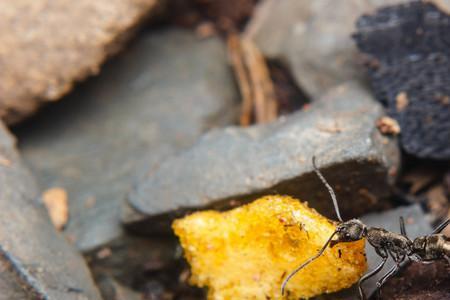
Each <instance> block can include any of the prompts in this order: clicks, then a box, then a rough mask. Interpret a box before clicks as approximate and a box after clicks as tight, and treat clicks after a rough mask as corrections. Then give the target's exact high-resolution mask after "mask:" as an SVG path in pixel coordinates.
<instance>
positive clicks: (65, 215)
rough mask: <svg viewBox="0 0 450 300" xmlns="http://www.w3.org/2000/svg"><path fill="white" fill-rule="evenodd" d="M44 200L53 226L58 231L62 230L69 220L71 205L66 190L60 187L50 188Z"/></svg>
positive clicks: (43, 196)
mask: <svg viewBox="0 0 450 300" xmlns="http://www.w3.org/2000/svg"><path fill="white" fill-rule="evenodd" d="M42 200H43V202H44V204H45V207H46V208H47V211H48V214H49V215H50V219H51V220H52V223H53V225H54V226H55V227H56V229H58V230H62V229H63V228H64V226H65V225H66V224H67V221H68V220H69V205H68V196H67V192H66V190H65V189H63V188H59V187H54V188H50V189H48V190H46V191H45V192H44V193H43V194H42Z"/></svg>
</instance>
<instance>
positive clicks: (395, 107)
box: [355, 1, 450, 159]
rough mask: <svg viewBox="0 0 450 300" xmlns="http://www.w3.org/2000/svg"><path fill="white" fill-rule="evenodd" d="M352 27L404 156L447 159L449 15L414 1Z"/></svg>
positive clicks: (449, 150) (449, 130) (449, 138)
mask: <svg viewBox="0 0 450 300" xmlns="http://www.w3.org/2000/svg"><path fill="white" fill-rule="evenodd" d="M357 26H358V32H357V34H355V40H356V41H357V44H358V47H359V48H360V49H361V51H362V52H363V53H364V54H366V55H368V64H367V65H368V69H369V75H370V78H371V81H372V85H373V89H374V91H375V94H376V98H377V99H378V100H379V101H381V102H382V103H383V104H384V105H385V106H386V108H387V112H388V114H389V115H390V116H391V117H393V118H394V119H396V120H397V121H398V123H399V125H400V128H401V136H400V141H401V144H402V146H403V148H404V149H405V151H406V152H408V153H410V154H413V155H415V156H418V157H421V158H432V159H450V34H449V32H450V15H449V14H447V13H445V12H443V11H441V10H439V8H438V7H437V6H435V5H434V4H432V3H430V2H429V1H414V2H411V3H409V4H404V5H397V6H390V7H386V8H383V9H380V10H379V11H377V12H376V13H375V14H373V15H367V16H362V17H361V18H360V19H359V20H358V23H357ZM386 45H389V46H388V47H386Z"/></svg>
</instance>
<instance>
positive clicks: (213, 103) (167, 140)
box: [18, 30, 237, 251]
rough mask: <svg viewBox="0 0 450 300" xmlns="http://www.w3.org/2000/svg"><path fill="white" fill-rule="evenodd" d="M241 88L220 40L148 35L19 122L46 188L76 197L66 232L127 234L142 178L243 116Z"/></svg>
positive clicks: (98, 237) (90, 237) (91, 244)
mask: <svg viewBox="0 0 450 300" xmlns="http://www.w3.org/2000/svg"><path fill="white" fill-rule="evenodd" d="M236 100H237V95H236V89H235V86H234V82H233V79H232V76H231V71H230V70H229V67H228V65H227V61H226V51H225V47H224V45H223V43H222V42H221V41H220V40H219V39H206V40H201V41H200V40H198V39H197V38H196V37H195V35H194V34H193V33H188V32H184V31H178V30H164V31H162V32H151V33H149V34H144V35H143V36H142V38H140V39H139V40H138V41H137V42H136V43H135V44H133V45H132V47H131V48H130V49H129V50H128V51H127V52H126V53H124V54H123V55H122V56H121V57H120V58H119V59H117V60H116V61H113V62H111V63H109V64H107V65H106V66H105V68H104V72H102V74H101V75H100V76H99V77H98V78H94V79H92V80H91V81H89V82H88V83H86V84H85V85H83V86H81V87H80V88H79V89H77V90H76V91H75V92H74V93H73V94H71V95H70V96H69V97H68V98H67V99H64V101H61V102H60V103H57V104H56V105H54V106H52V107H49V108H48V109H47V110H45V111H43V112H42V114H41V116H40V117H39V118H37V119H35V120H33V122H31V123H30V124H28V125H27V126H25V127H23V128H20V129H19V130H18V135H19V139H20V141H21V145H20V148H21V150H22V151H23V154H24V156H25V158H26V160H27V161H28V163H29V165H30V166H31V168H32V171H34V172H35V173H36V174H37V175H38V177H39V179H40V184H41V187H43V189H47V188H49V187H61V188H64V189H65V190H66V191H67V192H68V195H69V200H68V202H69V213H70V219H69V223H68V224H67V226H66V231H65V232H66V233H67V234H68V236H69V237H70V238H71V239H73V240H74V241H75V242H76V246H77V247H78V248H79V249H81V250H83V251H87V250H92V249H93V248H95V247H98V246H100V245H103V244H104V243H106V242H108V241H110V240H113V239H115V238H117V237H118V236H120V234H121V232H122V229H121V226H120V222H119V207H120V201H121V200H122V199H123V198H124V197H125V193H126V192H127V191H128V190H129V189H130V186H131V184H132V182H133V181H134V180H136V178H138V177H140V176H142V175H143V174H144V173H146V172H149V170H151V169H152V168H154V167H156V166H157V165H158V163H159V162H160V161H161V160H162V159H163V158H164V157H167V156H170V155H172V154H174V153H176V152H177V151H178V150H179V149H181V148H184V147H188V146H190V145H191V144H192V143H193V142H194V141H195V140H196V139H197V138H198V137H199V135H200V134H202V133H203V132H204V131H206V130H207V129H209V128H211V127H213V126H221V125H223V124H229V123H230V122H232V121H233V122H234V121H235V104H236V103H235V101H236Z"/></svg>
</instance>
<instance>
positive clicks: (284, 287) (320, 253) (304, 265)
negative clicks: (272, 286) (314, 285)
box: [281, 231, 336, 295]
mask: <svg viewBox="0 0 450 300" xmlns="http://www.w3.org/2000/svg"><path fill="white" fill-rule="evenodd" d="M335 234H336V231H335V232H333V234H332V235H331V236H330V237H329V238H328V240H327V242H326V243H325V245H323V247H322V249H320V251H319V252H318V253H317V254H316V255H314V256H313V257H311V258H310V259H308V260H307V261H305V262H304V263H302V264H301V265H300V266H298V267H297V268H295V270H294V271H292V272H291V273H290V274H289V275H288V276H287V277H286V279H285V280H284V281H283V284H282V285H281V295H284V291H285V289H286V284H287V283H288V282H289V280H290V279H291V278H292V277H294V275H295V274H297V273H298V272H299V271H300V270H301V269H303V268H304V267H306V266H307V265H308V264H310V263H311V262H313V261H314V260H315V259H317V258H318V257H319V256H321V255H322V253H323V252H324V251H325V249H326V248H327V246H328V244H329V243H330V242H331V239H332V238H333V237H334V235H335Z"/></svg>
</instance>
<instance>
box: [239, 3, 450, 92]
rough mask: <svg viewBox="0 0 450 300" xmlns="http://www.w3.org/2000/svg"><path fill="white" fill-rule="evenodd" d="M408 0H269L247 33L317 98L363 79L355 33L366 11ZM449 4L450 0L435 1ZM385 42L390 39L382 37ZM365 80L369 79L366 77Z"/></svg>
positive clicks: (448, 6) (262, 4)
mask: <svg viewBox="0 0 450 300" xmlns="http://www.w3.org/2000/svg"><path fill="white" fill-rule="evenodd" d="M408 1H409V0H345V1H338V2H337V1H335V0H314V1H311V0H283V1H279V0H265V1H261V4H260V5H259V7H258V9H257V10H256V12H255V15H254V17H253V18H252V20H251V21H250V24H249V25H248V28H247V29H246V34H247V35H248V36H249V37H251V38H252V39H253V40H254V41H255V42H256V44H257V45H258V46H259V47H260V48H261V50H262V52H263V53H264V55H266V56H268V57H270V58H273V59H278V60H281V61H282V62H284V63H286V64H287V65H288V66H289V67H290V69H291V71H292V73H293V74H294V76H295V78H296V80H297V83H298V85H299V86H300V87H301V88H302V89H303V90H304V91H305V92H306V93H307V94H309V95H310V96H312V97H313V98H318V97H319V96H321V95H322V94H323V93H325V92H326V91H327V90H328V89H329V88H331V87H333V86H334V85H336V84H339V83H342V82H344V81H347V80H361V81H363V79H364V74H365V72H364V69H363V67H362V64H361V59H360V58H359V57H358V50H357V48H356V47H355V43H354V42H353V41H352V39H351V34H352V33H353V32H354V31H355V22H356V20H357V19H358V17H359V16H361V14H363V13H369V12H373V11H374V10H375V9H376V8H379V7H382V6H384V5H393V4H398V3H404V2H408ZM436 2H439V3H440V4H442V6H443V7H446V8H450V1H449V0H439V1H436ZM381 45H383V47H389V46H390V45H389V44H388V43H386V42H383V43H382V44H381ZM364 82H365V80H364Z"/></svg>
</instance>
